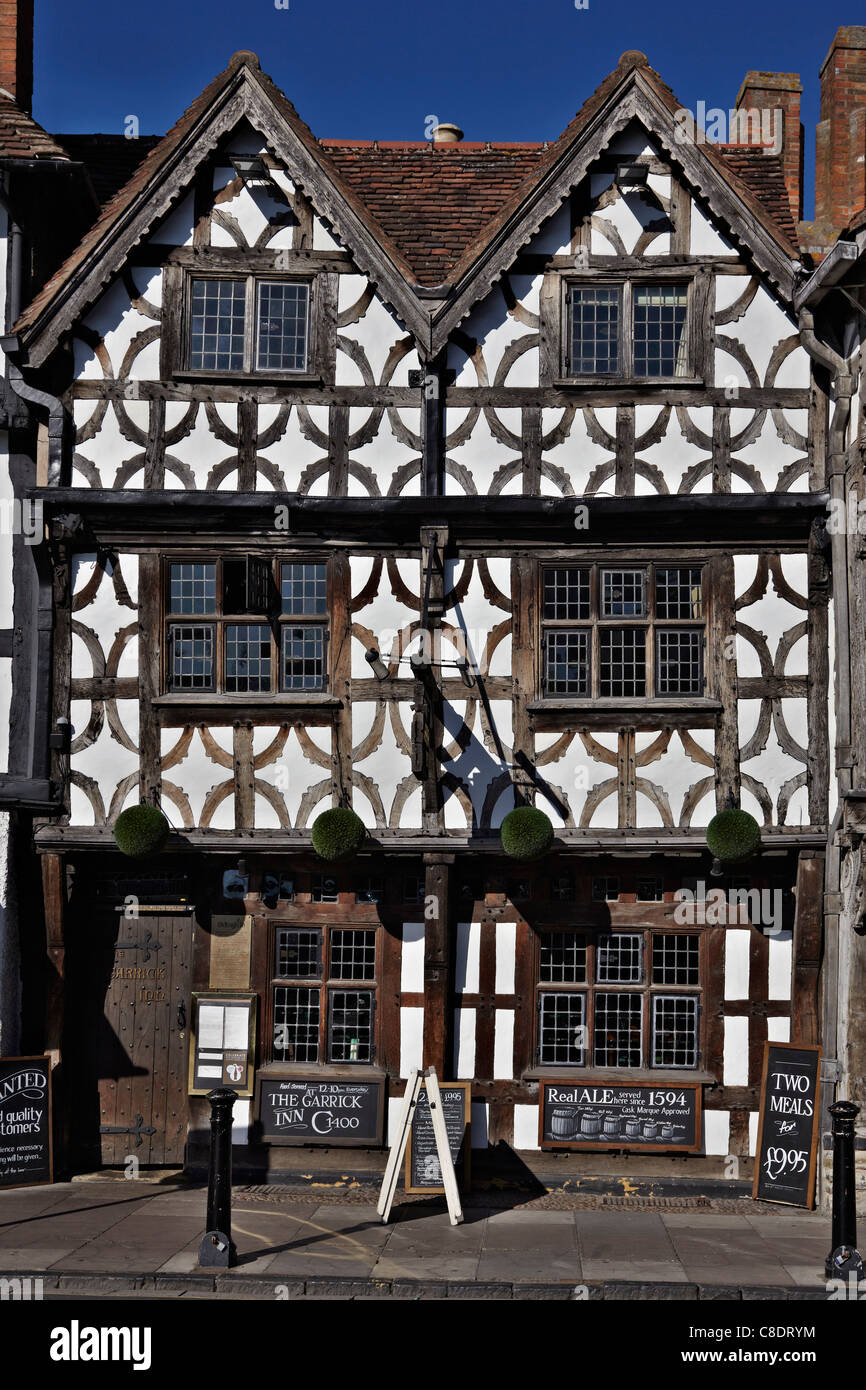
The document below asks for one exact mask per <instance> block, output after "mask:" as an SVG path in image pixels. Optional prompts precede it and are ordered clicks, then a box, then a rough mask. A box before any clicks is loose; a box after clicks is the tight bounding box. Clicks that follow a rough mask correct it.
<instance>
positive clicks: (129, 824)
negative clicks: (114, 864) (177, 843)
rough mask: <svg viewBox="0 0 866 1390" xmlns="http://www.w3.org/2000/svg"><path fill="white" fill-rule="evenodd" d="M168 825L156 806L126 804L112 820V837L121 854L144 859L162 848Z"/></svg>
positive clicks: (166, 837) (166, 836)
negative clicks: (114, 819)
mask: <svg viewBox="0 0 866 1390" xmlns="http://www.w3.org/2000/svg"><path fill="white" fill-rule="evenodd" d="M169 829H170V826H169V823H168V821H167V820H166V818H165V816H164V815H163V814H162V811H160V809H159V807H158V806H149V805H145V804H144V803H142V805H141V806H128V807H127V808H126V810H125V811H121V813H120V815H119V816H118V817H117V820H116V821H115V822H114V839H115V843H116V844H117V848H118V849H119V850H120V852H121V854H128V855H129V857H130V858H131V859H146V858H147V857H148V855H151V854H156V853H157V852H158V851H159V850H161V849H162V847H163V845H164V844H165V842H166V840H167V839H168V832H169Z"/></svg>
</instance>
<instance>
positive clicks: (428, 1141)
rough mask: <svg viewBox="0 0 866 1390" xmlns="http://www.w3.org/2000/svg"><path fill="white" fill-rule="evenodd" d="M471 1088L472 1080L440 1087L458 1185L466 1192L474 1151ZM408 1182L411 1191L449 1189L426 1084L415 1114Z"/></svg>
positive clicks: (407, 1187)
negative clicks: (471, 1142) (434, 1128)
mask: <svg viewBox="0 0 866 1390" xmlns="http://www.w3.org/2000/svg"><path fill="white" fill-rule="evenodd" d="M471 1090H472V1083H471V1081H451V1082H448V1083H445V1082H443V1083H442V1084H441V1085H440V1087H439V1094H440V1097H441V1099H442V1113H443V1114H444V1116H445V1130H446V1133H447V1135H448V1147H449V1149H450V1150H451V1159H452V1162H453V1163H454V1171H455V1173H456V1175H457V1186H458V1187H459V1188H460V1189H461V1190H462V1191H464V1192H465V1191H467V1190H468V1188H469V1160H470V1155H471V1152H472V1150H471V1147H470V1140H469V1122H470V1118H471V1113H472V1107H471ZM404 1181H405V1187H406V1191H407V1192H444V1191H445V1188H444V1187H443V1185H442V1168H441V1166H440V1163H439V1154H438V1153H437V1150H436V1135H435V1134H434V1132H433V1116H432V1114H431V1112H430V1101H429V1099H428V1097H427V1088H426V1086H422V1087H421V1089H420V1091H419V1092H418V1100H417V1103H416V1105H415V1112H414V1114H413V1116H412V1134H411V1138H410V1142H409V1144H408V1145H407V1148H406V1174H405V1179H404Z"/></svg>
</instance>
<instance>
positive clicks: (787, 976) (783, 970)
mask: <svg viewBox="0 0 866 1390" xmlns="http://www.w3.org/2000/svg"><path fill="white" fill-rule="evenodd" d="M769 947H770V958H769V985H768V987H767V998H768V999H790V998H791V965H792V953H793V943H792V941H791V934H790V932H781V933H780V934H779V935H778V936H771V937H770V938H769Z"/></svg>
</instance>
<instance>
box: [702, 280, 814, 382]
mask: <svg viewBox="0 0 866 1390" xmlns="http://www.w3.org/2000/svg"><path fill="white" fill-rule="evenodd" d="M741 283H742V288H743V289H745V287H746V284H747V283H748V282H747V281H746V280H742V281H741ZM719 332H720V333H722V334H724V335H725V336H726V337H731V338H737V339H738V340H739V342H740V343H742V345H743V347H744V348H745V350H746V352H747V353H748V355H749V357H750V358H751V360H752V363H753V364H754V366H755V369H756V371H757V373H758V380H759V381H760V382H761V383H762V384H763V382H764V380H765V378H766V374H767V367H768V365H769V362H770V357H771V356H772V353H773V350H774V349H775V347H776V345H777V344H778V343H780V342H782V341H783V340H784V339H786V338H790V337H792V336H793V335H794V334H795V333H796V332H797V325H796V322H794V321H793V320H792V319H791V318H790V317H789V316H788V315H787V314H786V313H785V312H784V310H783V309H782V308H781V307H780V306H779V305H778V304H777V302H776V300H775V299H774V298H773V296H772V295H771V294H770V293H769V291H768V290H766V289H765V288H764V286H763V285H759V287H758V292H757V294H756V295H755V297H754V299H753V300H752V302H751V304H750V305H749V307H748V309H747V310H746V312H745V313H744V314H743V315H742V316H741V317H740V318H739V319H737V321H736V323H732V324H724V325H722V327H721V328H720V329H719ZM782 372H784V373H785V377H786V381H785V382H784V383H783V382H782V380H781V379H780V378H781V373H782ZM775 384H776V385H777V386H781V385H783V384H785V385H790V386H798V387H808V385H809V356H808V354H807V352H806V351H805V349H804V348H796V349H795V351H794V352H793V353H792V354H791V355H790V357H789V359H788V360H787V361H786V362H785V363H784V364H783V366H782V368H781V370H780V374H779V375H778V376H777V377H776V380H775Z"/></svg>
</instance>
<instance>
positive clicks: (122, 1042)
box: [65, 910, 192, 1167]
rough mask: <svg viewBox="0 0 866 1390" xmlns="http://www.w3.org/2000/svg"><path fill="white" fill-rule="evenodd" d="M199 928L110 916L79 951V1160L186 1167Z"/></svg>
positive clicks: (71, 1034)
mask: <svg viewBox="0 0 866 1390" xmlns="http://www.w3.org/2000/svg"><path fill="white" fill-rule="evenodd" d="M191 963H192V918H191V916H190V915H189V914H184V913H178V914H177V915H174V914H171V913H148V912H147V911H146V910H143V911H142V913H141V915H140V916H138V917H132V918H127V917H124V915H123V913H122V912H118V911H114V912H111V913H108V912H104V911H100V912H99V913H94V914H92V915H90V917H89V920H87V921H79V923H78V925H77V930H75V931H74V932H73V934H72V938H71V939H70V941H69V970H68V975H67V979H68V985H69V993H70V998H69V1004H68V1006H67V1022H68V1040H67V1046H66V1048H65V1057H66V1061H67V1066H68V1075H69V1093H70V1100H71V1115H70V1119H71V1139H72V1148H73V1158H74V1160H75V1161H76V1162H78V1163H82V1162H83V1163H85V1164H90V1163H93V1162H96V1163H97V1164H101V1165H103V1166H114V1165H118V1166H121V1167H122V1166H123V1165H124V1164H126V1162H127V1159H128V1158H129V1156H130V1155H131V1156H133V1157H134V1158H137V1159H138V1161H139V1163H142V1164H150V1165H156V1166H158V1167H163V1166H164V1167H173V1166H179V1165H182V1164H183V1159H184V1146H185V1143H186V1131H187V1077H186V1071H187V1056H188V1051H187V1049H188V1046H189V1028H188V1020H189V1009H190V981H191Z"/></svg>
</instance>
